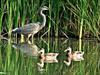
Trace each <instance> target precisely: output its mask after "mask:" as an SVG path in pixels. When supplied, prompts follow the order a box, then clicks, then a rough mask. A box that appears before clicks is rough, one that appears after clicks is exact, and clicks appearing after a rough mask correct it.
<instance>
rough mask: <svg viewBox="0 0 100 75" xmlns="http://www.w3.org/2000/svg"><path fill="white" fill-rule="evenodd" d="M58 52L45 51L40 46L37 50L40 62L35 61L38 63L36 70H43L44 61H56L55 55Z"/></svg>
mask: <svg viewBox="0 0 100 75" xmlns="http://www.w3.org/2000/svg"><path fill="white" fill-rule="evenodd" d="M58 55H59V53H45V51H44V49H43V48H42V49H41V50H40V51H39V58H40V63H37V65H38V70H39V71H43V70H44V69H43V67H44V63H57V62H58V60H57V56H58Z"/></svg>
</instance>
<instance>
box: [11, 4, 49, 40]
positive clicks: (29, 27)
mask: <svg viewBox="0 0 100 75" xmlns="http://www.w3.org/2000/svg"><path fill="white" fill-rule="evenodd" d="M45 10H48V7H46V6H43V7H42V8H41V9H40V15H41V17H42V18H43V21H42V22H41V23H40V22H37V23H30V24H26V25H25V26H24V27H19V28H15V29H13V30H12V33H18V34H23V35H26V36H28V35H29V36H28V39H29V37H30V36H31V35H33V36H34V34H36V33H37V32H39V31H40V30H41V29H42V28H43V27H44V26H45V24H46V16H45V14H43V11H45Z"/></svg>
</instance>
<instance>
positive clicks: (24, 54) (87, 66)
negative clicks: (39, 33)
mask: <svg viewBox="0 0 100 75" xmlns="http://www.w3.org/2000/svg"><path fill="white" fill-rule="evenodd" d="M14 42H15V41H14ZM17 42H18V43H17V44H16V43H12V42H11V40H9V41H6V40H1V42H0V74H2V75H3V74H6V75H100V71H99V70H100V58H99V56H100V50H99V49H100V43H98V42H97V41H96V40H82V42H81V50H82V51H84V56H83V57H84V60H82V61H71V64H70V66H67V65H66V64H65V63H64V62H63V61H64V60H65V59H66V56H64V54H65V53H64V50H65V49H66V48H67V47H69V46H70V47H71V48H72V50H73V51H76V50H79V49H80V48H79V47H80V45H79V44H80V42H79V40H75V39H70V40H68V39H66V38H60V39H58V38H51V39H47V38H44V39H40V38H34V41H33V43H31V42H28V43H21V42H20V41H17ZM42 48H44V49H45V52H46V53H49V52H53V53H59V56H58V57H57V60H58V62H53V63H46V62H45V63H44V66H43V67H42V68H41V67H39V66H38V65H37V63H40V59H39V57H38V55H37V51H38V50H40V49H42Z"/></svg>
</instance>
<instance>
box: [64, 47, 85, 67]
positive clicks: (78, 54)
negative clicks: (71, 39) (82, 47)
mask: <svg viewBox="0 0 100 75" xmlns="http://www.w3.org/2000/svg"><path fill="white" fill-rule="evenodd" d="M64 52H66V54H67V60H66V61H65V60H64V63H65V64H66V65H67V66H69V65H70V64H71V62H72V60H73V61H81V60H84V58H83V55H84V52H82V51H74V52H72V49H71V48H70V47H68V48H67V49H66V50H65V51H64Z"/></svg>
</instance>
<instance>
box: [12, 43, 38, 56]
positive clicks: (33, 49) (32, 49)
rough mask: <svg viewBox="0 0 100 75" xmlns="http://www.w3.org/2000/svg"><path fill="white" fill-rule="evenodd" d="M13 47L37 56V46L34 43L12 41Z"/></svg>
mask: <svg viewBox="0 0 100 75" xmlns="http://www.w3.org/2000/svg"><path fill="white" fill-rule="evenodd" d="M12 47H13V48H14V49H19V50H20V51H21V52H22V53H25V54H27V55H30V56H37V55H38V51H39V48H38V47H37V46H36V45H35V44H28V43H19V44H17V43H12Z"/></svg>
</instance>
